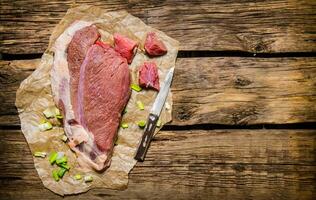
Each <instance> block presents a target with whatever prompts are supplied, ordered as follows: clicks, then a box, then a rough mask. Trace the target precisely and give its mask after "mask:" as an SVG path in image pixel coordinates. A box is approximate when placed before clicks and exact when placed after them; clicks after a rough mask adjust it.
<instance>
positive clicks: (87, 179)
mask: <svg viewBox="0 0 316 200" xmlns="http://www.w3.org/2000/svg"><path fill="white" fill-rule="evenodd" d="M83 180H84V182H91V181H93V178H92V176H90V175H88V176H84V177H83Z"/></svg>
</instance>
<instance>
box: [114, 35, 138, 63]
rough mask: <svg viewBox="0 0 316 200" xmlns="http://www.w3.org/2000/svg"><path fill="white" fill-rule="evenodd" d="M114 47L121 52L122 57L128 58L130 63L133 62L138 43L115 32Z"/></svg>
mask: <svg viewBox="0 0 316 200" xmlns="http://www.w3.org/2000/svg"><path fill="white" fill-rule="evenodd" d="M114 49H115V51H117V52H119V53H120V54H121V56H122V57H124V58H126V60H127V62H128V64H130V63H132V60H133V58H134V55H135V53H136V50H137V43H136V42H135V41H133V40H131V39H129V38H128V37H125V36H123V35H120V34H118V33H115V34H114Z"/></svg>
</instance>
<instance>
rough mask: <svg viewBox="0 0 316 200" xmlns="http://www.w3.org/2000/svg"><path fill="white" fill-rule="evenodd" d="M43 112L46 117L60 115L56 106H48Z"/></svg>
mask: <svg viewBox="0 0 316 200" xmlns="http://www.w3.org/2000/svg"><path fill="white" fill-rule="evenodd" d="M43 114H44V115H45V117H46V118H52V117H55V116H56V117H57V115H59V116H60V111H59V109H58V108H56V107H49V108H46V109H45V110H44V111H43Z"/></svg>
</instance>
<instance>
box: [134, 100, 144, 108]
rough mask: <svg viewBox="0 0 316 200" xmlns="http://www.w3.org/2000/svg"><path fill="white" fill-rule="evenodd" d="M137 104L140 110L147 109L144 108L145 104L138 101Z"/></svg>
mask: <svg viewBox="0 0 316 200" xmlns="http://www.w3.org/2000/svg"><path fill="white" fill-rule="evenodd" d="M136 104H137V107H138V108H139V110H144V109H145V106H144V104H143V102H141V101H137V102H136Z"/></svg>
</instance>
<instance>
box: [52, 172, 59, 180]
mask: <svg viewBox="0 0 316 200" xmlns="http://www.w3.org/2000/svg"><path fill="white" fill-rule="evenodd" d="M52 175H53V178H54V179H55V181H57V182H58V181H59V176H58V171H57V170H56V169H54V170H53V172H52Z"/></svg>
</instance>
